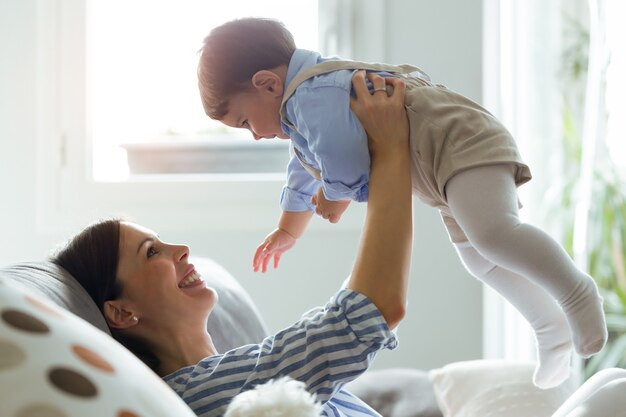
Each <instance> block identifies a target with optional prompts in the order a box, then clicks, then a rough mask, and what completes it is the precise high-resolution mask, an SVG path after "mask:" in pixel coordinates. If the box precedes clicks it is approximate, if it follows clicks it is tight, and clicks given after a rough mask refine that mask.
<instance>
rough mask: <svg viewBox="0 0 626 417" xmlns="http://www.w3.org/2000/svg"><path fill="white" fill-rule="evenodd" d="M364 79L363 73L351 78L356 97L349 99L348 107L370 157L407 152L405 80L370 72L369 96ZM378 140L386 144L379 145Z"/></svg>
mask: <svg viewBox="0 0 626 417" xmlns="http://www.w3.org/2000/svg"><path fill="white" fill-rule="evenodd" d="M365 76H366V74H365V71H363V70H361V71H357V72H356V73H355V74H354V76H353V77H352V86H353V87H354V92H355V93H356V98H350V108H351V109H352V111H353V112H354V114H356V116H357V117H358V118H359V121H360V122H361V124H362V125H363V128H364V129H365V131H366V132H367V140H368V144H369V149H370V155H372V156H373V155H375V154H376V153H378V152H387V151H392V150H396V149H398V148H402V151H403V152H406V149H407V147H408V137H409V122H408V119H407V115H406V110H405V108H404V91H405V85H404V81H402V80H401V79H400V78H395V77H381V76H379V75H377V74H375V73H369V74H367V77H368V78H369V80H370V81H371V83H372V85H373V86H374V92H373V93H372V94H370V92H369V90H368V88H367V84H366V83H365ZM388 86H391V87H392V93H391V95H390V96H387V87H388ZM381 141H387V143H385V144H384V145H381ZM389 141H392V143H388V142H389ZM396 145H397V146H396Z"/></svg>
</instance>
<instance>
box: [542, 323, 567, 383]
mask: <svg viewBox="0 0 626 417" xmlns="http://www.w3.org/2000/svg"><path fill="white" fill-rule="evenodd" d="M559 319H560V320H557V321H555V322H550V324H549V325H547V326H544V327H542V328H541V330H539V331H537V332H536V333H535V338H536V341H537V367H536V368H535V373H534V375H533V383H534V384H535V385H536V386H537V387H539V388H541V389H548V388H553V387H556V386H558V385H561V384H562V383H563V382H565V380H566V379H567V378H569V375H570V359H571V356H572V338H571V336H570V331H569V328H568V326H567V321H566V320H565V317H564V316H560V317H559Z"/></svg>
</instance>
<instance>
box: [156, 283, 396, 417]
mask: <svg viewBox="0 0 626 417" xmlns="http://www.w3.org/2000/svg"><path fill="white" fill-rule="evenodd" d="M397 343H398V342H397V339H396V337H395V335H394V333H393V332H392V331H391V330H389V327H388V326H387V323H386V322H385V319H384V318H383V317H382V315H381V314H380V312H379V310H378V309H377V308H376V306H375V305H374V304H373V303H372V302H371V301H370V300H369V299H368V298H367V297H365V296H364V295H362V294H360V293H358V292H355V291H352V290H349V289H342V290H340V291H339V292H338V293H337V294H336V295H335V296H334V297H333V298H332V299H331V300H330V301H329V302H328V304H327V305H326V306H325V307H324V308H321V307H320V308H316V309H313V310H311V311H309V312H308V313H305V314H304V315H303V316H302V318H301V319H300V320H299V321H298V322H297V323H295V324H294V325H293V326H291V327H289V328H287V329H285V330H282V331H280V332H278V333H277V334H276V335H274V336H269V337H267V338H265V340H263V342H262V343H260V344H252V345H246V346H242V347H239V348H236V349H233V350H230V351H228V352H226V353H224V354H221V355H215V356H210V357H208V358H205V359H203V360H201V361H200V362H198V363H197V364H196V365H193V366H188V367H186V368H182V369H179V370H178V371H176V372H174V373H172V374H170V375H168V376H166V377H164V380H165V382H167V384H168V385H169V386H170V387H172V388H173V389H174V391H176V392H177V393H178V395H180V396H181V397H182V399H183V400H184V401H185V402H186V403H187V404H188V405H189V407H191V409H192V410H193V411H194V412H195V413H196V414H197V415H198V416H199V417H209V416H220V415H222V414H224V412H225V411H226V407H227V406H228V404H229V402H230V401H231V399H232V398H233V397H234V396H235V395H237V394H238V393H240V392H242V391H246V390H248V389H251V388H253V387H254V386H255V385H257V384H262V383H265V382H267V381H268V380H270V379H272V378H277V377H280V376H283V375H289V376H290V377H292V378H294V379H297V380H300V381H302V382H304V383H305V385H306V388H307V390H308V391H309V392H310V393H312V394H315V395H316V397H317V400H318V401H320V402H321V403H322V406H323V410H324V413H325V415H326V416H329V417H330V416H332V417H365V416H368V417H371V416H376V417H380V415H379V414H378V413H377V412H376V411H374V410H373V409H371V408H370V407H369V406H368V405H367V404H365V403H364V402H363V401H361V400H359V399H358V398H357V397H355V396H354V395H352V394H350V393H349V392H347V391H345V390H343V389H342V386H343V384H345V383H346V382H349V381H351V380H353V379H355V378H356V377H357V376H358V375H360V374H362V373H363V372H365V370H367V368H368V367H369V365H370V363H371V361H372V360H373V359H374V356H375V354H376V352H378V351H379V350H381V349H383V348H387V349H395V348H396V346H397Z"/></svg>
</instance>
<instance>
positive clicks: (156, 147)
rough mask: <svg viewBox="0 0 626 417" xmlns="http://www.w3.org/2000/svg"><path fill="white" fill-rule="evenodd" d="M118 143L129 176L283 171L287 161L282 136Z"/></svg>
mask: <svg viewBox="0 0 626 417" xmlns="http://www.w3.org/2000/svg"><path fill="white" fill-rule="evenodd" d="M121 146H122V148H124V149H125V150H126V153H127V158H128V166H129V173H130V175H131V176H135V175H145V174H157V175H163V174H178V175H180V174H229V175H237V176H239V174H243V175H248V174H257V173H260V174H277V173H280V174H282V173H284V172H285V169H286V167H287V163H288V162H289V153H288V150H287V147H288V142H287V141H281V140H266V141H259V142H253V141H249V140H246V141H245V142H243V141H237V140H220V139H216V140H202V141H200V140H168V141H161V142H150V143H126V144H122V145H121ZM178 175H177V176H178Z"/></svg>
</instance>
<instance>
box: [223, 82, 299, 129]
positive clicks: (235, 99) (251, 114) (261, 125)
mask: <svg viewBox="0 0 626 417" xmlns="http://www.w3.org/2000/svg"><path fill="white" fill-rule="evenodd" d="M281 102H282V97H276V96H273V95H271V94H267V93H266V92H265V91H258V90H253V91H245V92H240V93H236V94H234V95H233V96H232V97H231V98H230V100H229V101H228V113H226V115H225V116H224V118H223V119H222V120H221V121H222V123H224V124H225V125H227V126H230V127H237V128H242V129H248V130H249V131H250V132H251V133H252V136H253V137H254V140H259V139H273V138H279V139H289V136H288V135H287V134H286V133H285V132H283V130H282V128H281V127H280V104H281Z"/></svg>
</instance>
